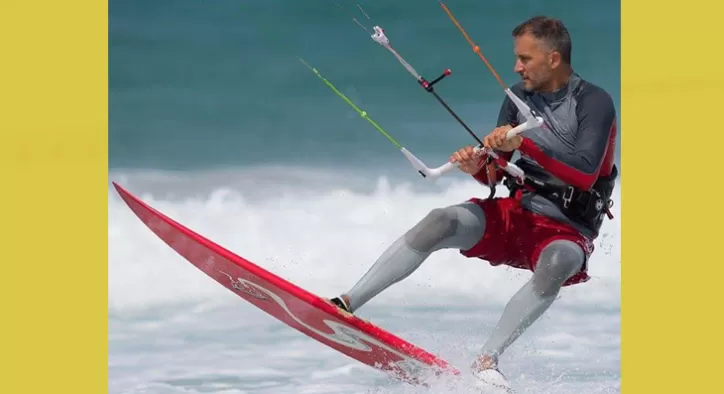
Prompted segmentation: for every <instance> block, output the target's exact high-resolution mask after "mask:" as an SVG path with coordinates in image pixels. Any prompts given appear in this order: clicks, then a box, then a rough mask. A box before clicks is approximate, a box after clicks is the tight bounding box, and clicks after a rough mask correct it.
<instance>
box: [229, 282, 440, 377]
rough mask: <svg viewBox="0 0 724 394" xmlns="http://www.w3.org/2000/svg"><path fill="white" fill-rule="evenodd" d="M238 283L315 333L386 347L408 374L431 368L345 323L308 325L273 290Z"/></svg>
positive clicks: (354, 345)
mask: <svg viewBox="0 0 724 394" xmlns="http://www.w3.org/2000/svg"><path fill="white" fill-rule="evenodd" d="M226 275H228V274H226ZM229 278H231V276H229ZM238 283H239V285H240V286H243V288H244V289H245V290H246V291H248V290H251V289H253V292H254V293H256V294H261V293H264V294H265V295H266V296H268V298H271V299H272V300H274V301H275V302H276V303H277V304H279V306H281V307H282V309H284V311H285V312H286V313H287V314H288V315H289V316H291V317H292V318H293V319H294V320H295V321H296V322H297V323H299V324H300V325H302V326H304V327H305V328H306V329H307V330H309V331H311V332H314V333H315V334H318V335H320V336H322V337H324V338H326V339H328V340H330V341H332V342H336V343H338V344H341V345H344V346H347V347H349V348H351V349H355V350H359V351H364V352H371V351H372V348H370V346H368V345H367V343H370V344H373V345H375V346H376V347H378V348H381V349H384V350H385V351H387V352H388V353H392V354H395V355H396V356H399V357H400V358H401V360H399V361H396V362H391V364H394V365H396V366H397V367H398V368H399V369H401V370H402V371H404V372H405V373H406V374H407V375H408V376H415V375H417V374H419V373H420V372H421V371H422V370H425V369H428V368H430V366H429V365H427V364H425V363H423V362H421V361H418V360H415V359H414V358H411V357H409V356H407V355H406V354H404V353H401V352H400V351H399V350H397V349H394V348H392V347H390V346H389V345H387V344H385V343H383V342H381V341H379V340H378V339H377V338H375V337H373V336H370V335H369V334H365V333H364V332H362V331H359V330H358V329H356V328H353V327H350V326H347V325H344V324H342V323H339V322H335V321H332V320H327V319H323V320H322V321H323V322H324V324H325V325H327V327H329V328H330V329H331V330H332V332H331V333H328V332H324V331H320V330H318V329H316V328H314V327H312V326H310V325H308V324H307V323H305V322H304V321H302V320H300V319H299V318H298V317H297V316H295V315H294V314H293V313H292V312H291V311H290V310H289V308H288V307H287V305H286V303H285V302H284V300H282V299H281V298H280V297H279V296H277V295H276V294H274V293H273V292H272V291H270V290H268V289H266V288H264V287H262V286H260V285H259V284H257V283H253V282H250V281H247V280H245V279H241V278H238ZM235 288H236V286H235ZM246 291H245V292H246ZM268 298H267V297H265V299H268Z"/></svg>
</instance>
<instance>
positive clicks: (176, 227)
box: [113, 182, 460, 385]
mask: <svg viewBox="0 0 724 394" xmlns="http://www.w3.org/2000/svg"><path fill="white" fill-rule="evenodd" d="M113 186H114V187H115V188H116V190H117V191H118V193H119V194H120V196H121V198H122V199H123V200H124V201H125V202H126V204H128V206H129V208H130V209H131V210H132V211H133V212H134V213H135V214H136V216H138V218H139V219H141V221H142V222H143V223H144V224H145V225H146V226H148V228H149V229H150V230H151V231H152V232H153V233H154V234H156V235H157V236H158V237H159V238H161V240H163V241H164V242H165V243H166V244H167V245H168V246H170V247H171V248H172V249H173V250H175V251H176V252H177V253H178V254H180V255H181V256H182V257H184V258H185V259H186V260H188V261H189V262H190V263H191V264H193V265H194V266H196V267H197V268H198V269H200V270H201V271H203V272H204V273H205V274H206V275H208V276H210V277H211V278H212V279H214V280H215V281H217V282H219V283H220V284H221V285H223V286H224V287H226V288H227V289H229V290H231V291H232V292H234V293H235V294H236V295H238V296H239V297H241V298H243V299H244V300H246V301H248V302H249V303H251V304H252V305H254V306H256V307H257V308H259V309H261V310H263V311H264V312H266V313H268V314H269V315H271V316H273V317H275V318H277V319H278V320H280V321H282V322H283V323H285V324H287V325H288V326H290V327H292V328H295V329H297V330H299V331H300V332H302V333H304V334H305V335H307V336H309V337H310V338H314V339H316V340H317V341H319V342H321V343H323V344H325V345H327V346H329V347H331V348H333V349H335V350H337V351H339V352H341V353H343V354H346V355H347V356H349V357H352V358H354V359H356V360H358V361H361V362H363V363H365V364H367V365H369V366H371V367H373V368H376V369H378V370H381V371H384V372H386V373H388V374H390V375H391V376H393V377H395V378H397V379H400V380H402V381H405V382H408V383H411V384H423V385H425V383H424V378H425V377H432V376H439V375H441V374H448V373H450V374H454V375H458V374H459V373H460V371H459V370H457V369H456V368H454V367H453V366H451V365H450V364H449V363H447V362H446V361H444V360H442V359H440V358H438V357H436V356H435V355H433V354H430V353H428V352H426V351H425V350H423V349H421V348H419V347H417V346H415V345H413V344H411V343H409V342H407V341H405V340H403V339H401V338H399V337H397V336H395V335H393V334H391V333H389V332H387V331H385V330H383V329H381V328H379V327H376V326H374V325H373V324H371V323H369V322H367V321H365V320H362V319H360V318H358V317H356V316H354V315H352V314H349V313H347V312H345V311H343V310H341V309H339V308H337V307H336V306H335V305H334V304H332V303H331V302H330V301H328V300H327V299H324V298H321V297H318V296H316V295H314V294H312V293H310V292H308V291H306V290H304V289H302V288H300V287H298V286H296V285H294V284H293V283H290V282H288V281H286V280H284V279H282V278H281V277H279V276H277V275H274V274H273V273H271V272H269V271H266V270H265V269H263V268H261V267H259V266H257V265H255V264H254V263H251V262H250V261H248V260H246V259H244V258H242V257H239V256H237V255H236V254H234V253H232V252H230V251H229V250H226V249H225V248H223V247H221V246H219V245H217V244H215V243H214V242H212V241H210V240H209V239H206V238H204V237H203V236H201V235H199V234H197V233H195V232H194V231H192V230H190V229H189V228H187V227H185V226H183V225H182V224H180V223H178V222H176V221H174V220H173V219H171V218H169V217H167V216H165V215H164V214H163V213H161V212H159V211H157V210H155V209H154V208H152V207H150V206H149V205H147V204H146V203H144V202H143V201H142V200H141V199H139V198H138V197H136V196H134V195H132V194H131V193H129V192H128V191H126V190H125V189H124V188H123V187H121V186H119V185H118V184H117V183H115V182H113Z"/></svg>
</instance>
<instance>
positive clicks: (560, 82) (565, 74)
mask: <svg viewBox="0 0 724 394" xmlns="http://www.w3.org/2000/svg"><path fill="white" fill-rule="evenodd" d="M571 75H573V69H572V68H570V67H568V68H566V69H565V70H561V72H560V73H559V74H558V75H557V76H555V77H553V79H552V80H551V83H550V84H549V85H548V86H547V87H546V88H544V89H543V90H542V91H543V92H555V91H556V90H558V89H560V88H562V87H564V86H565V85H566V83H568V79H570V78H571Z"/></svg>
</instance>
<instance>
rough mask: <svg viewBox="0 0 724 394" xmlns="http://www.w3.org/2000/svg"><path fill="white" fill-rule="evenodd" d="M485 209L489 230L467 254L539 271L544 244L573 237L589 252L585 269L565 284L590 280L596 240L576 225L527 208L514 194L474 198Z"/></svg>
mask: <svg viewBox="0 0 724 394" xmlns="http://www.w3.org/2000/svg"><path fill="white" fill-rule="evenodd" d="M470 201H472V202H474V203H476V204H478V205H479V206H480V207H481V208H482V209H483V211H485V234H483V238H482V239H481V240H480V241H479V242H478V243H477V244H475V246H473V247H472V248H470V249H468V250H461V251H460V253H462V254H463V256H466V257H471V258H473V257H477V258H479V259H482V260H486V261H488V262H489V263H490V265H493V266H497V265H501V264H504V265H507V266H510V267H513V268H521V269H527V270H530V271H535V265H536V263H537V261H538V256H539V255H540V253H541V251H542V250H543V248H544V247H546V246H547V245H548V244H549V243H551V242H552V241H555V240H561V239H565V240H569V241H572V242H575V243H576V244H578V245H579V246H580V247H581V249H583V252H584V253H585V255H586V261H585V262H584V264H583V267H582V268H581V271H580V272H578V273H577V274H575V275H574V276H572V277H571V278H569V279H568V280H567V281H566V282H565V283H564V284H563V286H568V285H573V284H576V283H583V282H587V281H588V280H589V279H590V277H589V276H588V274H587V269H588V264H587V263H588V259H589V257H590V256H591V254H592V253H593V249H594V247H593V241H592V240H591V239H589V238H587V237H585V236H583V234H581V233H580V232H578V231H577V230H576V229H574V228H573V227H571V226H569V225H567V224H565V223H561V222H559V221H556V220H553V219H551V218H548V217H546V216H543V215H539V214H536V213H533V212H531V211H528V210H525V209H523V208H522V207H521V206H520V200H519V199H517V198H513V197H507V198H494V199H490V200H481V199H478V198H472V199H470Z"/></svg>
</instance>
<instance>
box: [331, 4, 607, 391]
mask: <svg viewBox="0 0 724 394" xmlns="http://www.w3.org/2000/svg"><path fill="white" fill-rule="evenodd" d="M512 35H513V37H514V41H515V54H516V58H517V59H516V62H515V71H516V72H517V73H518V74H520V76H521V77H522V81H521V82H520V83H518V84H517V85H515V86H514V87H513V88H512V90H513V92H514V93H515V94H516V95H517V96H518V97H521V98H523V99H524V100H525V101H526V102H527V104H528V105H529V106H530V107H531V109H532V110H533V111H534V112H535V113H536V114H537V115H539V116H542V117H543V118H544V119H545V123H544V124H543V126H542V127H540V128H537V129H532V130H529V131H526V132H525V133H524V135H522V136H517V137H513V138H512V139H510V140H506V138H505V136H506V132H507V131H508V130H510V129H511V128H512V127H514V126H515V125H516V124H519V123H521V122H523V121H524V120H525V118H524V117H523V116H522V115H520V114H519V113H518V110H517V108H516V107H515V105H514V104H513V103H512V101H511V100H510V99H509V98H508V97H506V98H505V100H504V101H503V104H502V108H501V110H500V114H499V117H498V122H497V128H495V130H493V131H492V133H490V134H489V135H488V136H486V137H485V139H484V145H485V147H487V148H491V149H494V150H495V151H496V152H498V153H499V154H500V155H501V156H503V157H504V158H506V159H507V160H510V159H511V158H512V156H513V152H514V151H516V150H517V151H518V152H520V154H521V158H520V159H519V160H518V161H517V162H516V164H518V165H519V166H520V167H521V168H522V169H523V170H524V171H525V172H526V174H527V175H528V176H529V177H530V178H534V179H536V180H538V181H539V182H537V183H536V182H528V183H526V184H523V185H520V184H518V183H517V182H515V181H514V180H510V179H507V181H506V185H507V186H508V188H509V189H510V190H511V196H510V197H506V198H493V199H485V200H483V199H478V198H472V199H470V200H469V201H467V202H464V203H461V204H457V205H452V206H448V207H445V208H436V209H433V210H432V211H431V212H429V213H428V214H427V216H425V217H424V218H423V219H422V220H421V221H420V222H418V223H417V224H416V225H415V226H414V227H412V228H411V229H409V230H408V231H407V232H406V233H405V234H404V235H403V236H402V237H400V238H399V239H397V240H396V241H395V242H394V243H393V244H392V245H391V246H390V247H389V248H388V249H387V250H386V251H385V252H384V253H383V254H382V256H381V257H380V258H379V260H377V262H376V263H375V264H374V265H373V266H372V268H371V269H370V270H369V271H368V272H367V273H366V274H365V275H364V277H362V279H361V280H360V281H359V282H358V283H357V284H356V285H355V286H354V287H353V288H352V289H351V290H349V291H348V292H347V293H345V294H342V295H340V296H339V297H336V298H333V299H332V300H331V301H332V302H333V303H335V304H336V305H337V306H338V307H340V308H342V309H344V310H347V311H348V312H350V313H352V312H354V311H356V310H358V309H359V308H360V307H361V306H362V305H364V304H365V303H367V302H368V301H369V300H370V299H372V298H373V297H374V296H376V295H377V294H379V293H380V292H382V291H383V290H385V289H386V288H387V287H389V286H390V285H392V284H394V283H397V282H399V281H400V280H402V279H404V278H405V277H407V276H408V275H410V274H411V273H412V272H413V271H414V270H415V269H417V268H418V267H419V266H420V265H421V264H422V262H423V261H424V260H425V259H426V258H427V257H428V256H430V254H431V253H433V252H435V251H437V250H440V249H443V248H456V249H459V250H460V251H461V253H462V254H463V255H464V256H466V257H471V258H472V257H476V258H480V259H483V260H487V261H488V262H489V263H490V264H491V265H493V266H496V265H500V264H504V265H508V266H511V267H516V268H522V269H528V270H531V271H533V275H532V277H531V279H530V280H529V281H528V282H527V283H526V284H525V285H524V286H523V287H522V288H521V289H520V290H519V291H518V292H517V293H516V294H515V295H514V296H513V298H512V299H511V300H510V301H509V302H508V304H507V306H506V307H505V310H504V311H503V315H502V317H501V318H500V320H499V322H498V324H497V326H496V327H495V329H494V332H493V333H492V335H491V337H490V338H489V339H488V341H487V343H485V345H483V348H482V349H481V352H480V356H479V357H478V358H477V359H476V360H475V362H474V363H473V371H474V373H475V374H476V376H478V378H479V379H480V380H481V381H484V382H487V383H488V384H494V385H501V386H504V387H507V382H506V381H505V378H504V377H503V375H502V374H501V373H500V372H499V370H498V368H497V363H498V358H499V357H500V355H501V354H502V353H503V352H504V351H505V350H506V349H507V347H509V346H510V345H511V344H512V343H513V342H514V341H515V340H516V339H517V338H518V337H519V336H520V335H521V334H522V333H523V332H524V331H525V330H526V329H527V328H528V327H529V326H530V325H531V324H532V323H533V322H534V321H535V320H537V319H538V318H539V317H540V316H541V315H542V314H543V313H544V312H545V311H546V310H547V309H548V307H550V305H551V304H552V303H553V301H554V300H555V298H556V296H557V295H558V293H559V291H560V289H561V288H562V287H564V286H568V285H573V284H577V283H582V282H586V281H588V279H589V277H588V275H587V262H588V259H589V257H590V256H591V253H592V252H593V240H594V239H595V238H596V237H597V236H598V231H599V229H600V227H601V224H602V222H603V218H604V216H605V215H606V213H608V214H609V215H610V212H609V210H608V209H609V207H610V205H611V201H610V196H611V193H612V191H613V187H614V182H615V179H616V176H617V169H616V167H615V165H614V151H615V143H616V111H615V108H614V104H613V100H612V99H611V97H610V96H609V95H608V93H606V92H605V91H604V90H603V89H601V88H599V87H598V86H596V85H594V84H592V83H590V82H588V81H586V80H584V79H582V78H581V77H580V76H579V75H578V74H576V73H575V72H573V69H572V66H571V41H570V37H569V35H568V32H567V30H566V28H565V26H564V25H563V23H562V22H560V21H559V20H556V19H552V18H547V17H543V16H538V17H534V18H531V19H529V20H527V21H525V22H523V23H522V24H520V25H519V26H517V27H516V28H515V29H514V30H513V32H512ZM450 159H451V161H454V162H457V163H458V165H459V168H460V169H461V170H462V171H464V172H466V173H468V174H471V175H472V176H473V177H474V178H475V179H476V180H478V181H479V182H481V183H483V184H486V185H490V186H494V185H495V184H497V183H499V182H500V180H501V178H502V177H503V175H504V172H503V171H502V170H500V169H499V168H496V167H494V164H492V162H489V161H485V159H484V158H482V157H476V156H475V155H474V154H473V147H472V146H468V147H465V148H462V149H460V150H459V151H457V152H455V153H454V154H453V155H452V156H451V158H450Z"/></svg>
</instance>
